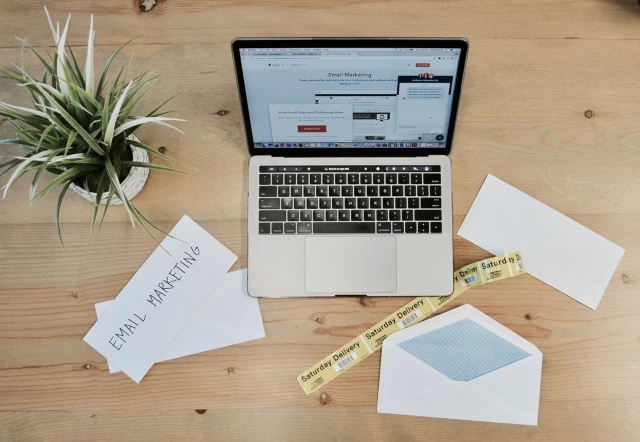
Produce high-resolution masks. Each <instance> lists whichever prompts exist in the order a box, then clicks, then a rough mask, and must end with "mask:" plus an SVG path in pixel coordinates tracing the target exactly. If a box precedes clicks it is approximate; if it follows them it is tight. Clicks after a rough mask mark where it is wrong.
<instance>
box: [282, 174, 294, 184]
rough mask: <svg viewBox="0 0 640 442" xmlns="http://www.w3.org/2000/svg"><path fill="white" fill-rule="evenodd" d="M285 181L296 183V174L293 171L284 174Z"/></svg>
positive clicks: (286, 182)
mask: <svg viewBox="0 0 640 442" xmlns="http://www.w3.org/2000/svg"><path fill="white" fill-rule="evenodd" d="M284 183H285V184H288V185H291V184H295V183H296V176H295V175H294V174H292V173H288V174H286V175H285V176H284Z"/></svg>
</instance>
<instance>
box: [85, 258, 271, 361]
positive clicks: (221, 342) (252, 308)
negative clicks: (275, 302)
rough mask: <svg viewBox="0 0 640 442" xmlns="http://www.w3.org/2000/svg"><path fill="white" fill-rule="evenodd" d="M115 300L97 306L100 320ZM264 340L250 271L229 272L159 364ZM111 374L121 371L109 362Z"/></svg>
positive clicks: (163, 355) (173, 342)
mask: <svg viewBox="0 0 640 442" xmlns="http://www.w3.org/2000/svg"><path fill="white" fill-rule="evenodd" d="M112 302H113V301H105V302H101V303H99V304H96V305H95V309H96V314H97V316H98V317H100V315H101V314H102V313H103V312H104V311H105V310H106V309H107V307H108V306H109V304H111V303H112ZM264 337H265V332H264V326H263V324H262V316H261V314H260V306H259V305H258V300H257V299H256V298H252V297H251V296H249V294H248V293H247V269H243V270H238V271H235V272H230V273H227V274H226V275H225V276H224V277H223V278H222V280H221V281H220V282H219V283H218V285H217V286H216V287H215V290H214V292H213V293H212V294H211V295H210V296H209V297H208V298H207V300H206V301H205V303H204V305H203V306H202V308H201V309H200V310H199V311H198V312H197V313H196V314H195V315H194V316H193V318H191V319H190V320H189V322H188V323H187V324H186V326H185V327H184V329H182V331H180V332H179V333H178V335H177V336H176V338H175V339H174V340H173V341H172V342H171V344H169V346H168V347H167V349H166V350H165V351H164V352H163V353H162V355H161V356H160V358H159V359H158V360H157V361H156V362H163V361H168V360H171V359H176V358H181V357H183V356H188V355H192V354H196V353H202V352H204V351H210V350H215V349H216V348H222V347H228V346H230V345H234V344H239V343H241V342H246V341H252V340H254V339H260V338H264ZM107 363H108V365H109V372H110V373H118V372H119V371H120V369H119V368H118V367H116V366H115V365H114V364H113V363H111V362H109V361H107Z"/></svg>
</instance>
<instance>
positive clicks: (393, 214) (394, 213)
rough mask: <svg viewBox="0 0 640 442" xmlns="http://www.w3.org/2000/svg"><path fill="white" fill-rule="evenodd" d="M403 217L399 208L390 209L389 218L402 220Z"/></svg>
mask: <svg viewBox="0 0 640 442" xmlns="http://www.w3.org/2000/svg"><path fill="white" fill-rule="evenodd" d="M401 219H402V215H401V214H400V211H399V210H389V220H390V221H400V220H401Z"/></svg>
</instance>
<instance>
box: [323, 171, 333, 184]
mask: <svg viewBox="0 0 640 442" xmlns="http://www.w3.org/2000/svg"><path fill="white" fill-rule="evenodd" d="M322 184H333V174H332V173H325V174H323V175H322Z"/></svg>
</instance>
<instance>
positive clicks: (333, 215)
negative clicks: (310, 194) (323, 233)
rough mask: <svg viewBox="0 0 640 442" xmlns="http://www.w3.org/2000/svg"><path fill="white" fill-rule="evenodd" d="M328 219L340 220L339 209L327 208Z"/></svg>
mask: <svg viewBox="0 0 640 442" xmlns="http://www.w3.org/2000/svg"><path fill="white" fill-rule="evenodd" d="M326 215H327V221H338V211H337V210H327V213H326Z"/></svg>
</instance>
